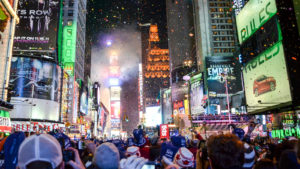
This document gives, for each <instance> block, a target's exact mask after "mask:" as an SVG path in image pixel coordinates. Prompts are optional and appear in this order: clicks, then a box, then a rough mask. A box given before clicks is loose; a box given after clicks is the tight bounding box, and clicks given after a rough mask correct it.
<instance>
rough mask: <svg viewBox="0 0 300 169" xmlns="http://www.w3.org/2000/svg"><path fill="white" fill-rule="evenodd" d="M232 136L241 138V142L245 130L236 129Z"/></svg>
mask: <svg viewBox="0 0 300 169" xmlns="http://www.w3.org/2000/svg"><path fill="white" fill-rule="evenodd" d="M232 134H234V135H236V136H238V137H239V138H240V140H243V138H244V135H245V131H244V130H243V129H241V128H235V129H234V130H233V131H232Z"/></svg>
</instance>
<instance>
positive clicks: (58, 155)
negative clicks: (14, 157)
mask: <svg viewBox="0 0 300 169" xmlns="http://www.w3.org/2000/svg"><path fill="white" fill-rule="evenodd" d="M18 168H19V169H59V168H64V162H63V156H62V149H61V146H60V144H59V142H58V141H57V140H56V139H55V138H54V137H53V136H51V135H49V134H41V135H33V136H30V137H28V138H26V139H25V140H24V141H23V142H22V144H21V146H20V149H19V153H18Z"/></svg>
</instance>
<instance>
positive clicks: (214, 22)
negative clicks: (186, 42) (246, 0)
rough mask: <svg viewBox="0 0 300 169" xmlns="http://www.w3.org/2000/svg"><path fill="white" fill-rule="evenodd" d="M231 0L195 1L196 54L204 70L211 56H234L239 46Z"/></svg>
mask: <svg viewBox="0 0 300 169" xmlns="http://www.w3.org/2000/svg"><path fill="white" fill-rule="evenodd" d="M231 10H232V2H231V0H218V1H207V0H194V12H195V18H194V19H195V25H196V27H195V30H196V31H195V32H196V46H197V47H196V48H197V49H196V51H197V52H196V53H197V59H198V65H199V66H200V69H201V70H202V71H203V70H204V67H203V66H204V64H203V63H204V59H205V57H209V56H232V55H233V53H234V52H235V48H236V46H237V39H236V33H235V30H236V29H235V26H234V23H233V19H232V11H231Z"/></svg>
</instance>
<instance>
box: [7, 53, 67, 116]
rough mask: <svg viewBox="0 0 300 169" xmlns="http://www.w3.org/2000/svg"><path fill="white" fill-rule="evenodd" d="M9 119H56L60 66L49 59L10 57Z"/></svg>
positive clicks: (59, 92)
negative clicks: (13, 107)
mask: <svg viewBox="0 0 300 169" xmlns="http://www.w3.org/2000/svg"><path fill="white" fill-rule="evenodd" d="M9 83H10V84H12V86H13V88H12V102H13V103H15V109H14V110H13V111H12V118H32V119H40V120H45V119H46V120H53V121H58V120H59V102H60V95H61V69H60V67H59V66H58V65H56V64H55V63H53V62H49V61H44V60H39V59H34V58H25V57H12V63H11V72H10V80H9Z"/></svg>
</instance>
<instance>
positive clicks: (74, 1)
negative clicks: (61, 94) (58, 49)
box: [63, 0, 87, 80]
mask: <svg viewBox="0 0 300 169" xmlns="http://www.w3.org/2000/svg"><path fill="white" fill-rule="evenodd" d="M63 4H64V5H63V26H64V27H65V26H73V28H75V30H76V31H74V32H76V36H75V37H76V38H75V39H76V40H75V42H73V43H72V44H71V45H73V47H75V53H74V54H75V56H73V57H75V60H74V75H75V77H76V79H81V80H84V65H85V64H84V62H85V32H86V5H87V1H86V0H64V2H63ZM67 32H68V31H67ZM63 57H65V56H63Z"/></svg>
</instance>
